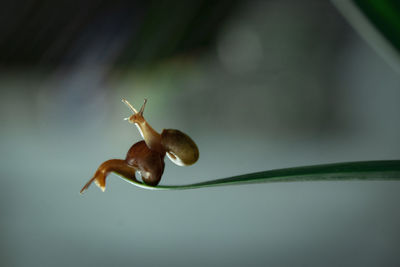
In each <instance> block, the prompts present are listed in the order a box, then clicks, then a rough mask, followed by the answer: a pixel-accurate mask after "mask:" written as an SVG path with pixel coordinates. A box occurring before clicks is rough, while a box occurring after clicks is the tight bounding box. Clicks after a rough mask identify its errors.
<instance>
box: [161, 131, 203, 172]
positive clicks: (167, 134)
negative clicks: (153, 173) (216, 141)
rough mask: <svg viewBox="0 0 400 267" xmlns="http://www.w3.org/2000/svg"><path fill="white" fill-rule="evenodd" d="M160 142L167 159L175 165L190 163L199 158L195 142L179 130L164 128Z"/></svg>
mask: <svg viewBox="0 0 400 267" xmlns="http://www.w3.org/2000/svg"><path fill="white" fill-rule="evenodd" d="M161 144H162V146H163V147H164V149H165V151H166V152H167V156H168V157H169V159H170V160H171V161H172V162H173V163H175V164H176V165H179V166H188V165H192V164H193V163H195V162H196V161H197V160H198V158H199V149H198V148H197V145H196V143H195V142H194V141H193V140H192V139H191V138H190V137H189V136H188V135H186V134H184V133H182V132H181V131H178V130H175V129H164V130H163V132H162V133H161Z"/></svg>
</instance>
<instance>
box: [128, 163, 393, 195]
mask: <svg viewBox="0 0 400 267" xmlns="http://www.w3.org/2000/svg"><path fill="white" fill-rule="evenodd" d="M120 177H121V178H122V179H124V180H125V181H127V182H129V183H131V184H133V185H135V186H138V187H140V188H144V189H149V190H184V189H197V188H204V187H215V186H227V185H243V184H251V183H271V182H299V181H349V180H380V181H382V180H397V181H400V160H382V161H359V162H343V163H333V164H323V165H314V166H302V167H295V168H286V169H278V170H270V171H263V172H256V173H249V174H244V175H239V176H233V177H228V178H223V179H217V180H211V181H206V182H201V183H195V184H187V185H161V186H156V187H153V186H148V185H145V184H143V183H141V182H138V181H135V180H131V179H128V178H126V177H122V176H120Z"/></svg>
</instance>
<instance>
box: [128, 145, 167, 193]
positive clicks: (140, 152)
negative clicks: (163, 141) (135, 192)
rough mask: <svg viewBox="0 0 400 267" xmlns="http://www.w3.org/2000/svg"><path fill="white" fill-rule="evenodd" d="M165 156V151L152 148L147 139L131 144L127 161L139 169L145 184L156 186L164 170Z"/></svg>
mask: <svg viewBox="0 0 400 267" xmlns="http://www.w3.org/2000/svg"><path fill="white" fill-rule="evenodd" d="M164 157H165V153H159V152H157V151H154V150H151V149H150V148H148V146H147V145H146V142H145V141H140V142H137V143H136V144H134V145H133V146H131V148H130V149H129V151H128V153H127V154H126V159H125V162H126V163H127V164H128V165H130V166H132V167H134V168H135V169H136V170H137V172H138V173H139V174H140V175H141V176H142V180H143V182H144V183H145V184H147V185H151V186H156V185H158V183H159V182H160V180H161V176H162V174H163V172H164V167H165V163H164Z"/></svg>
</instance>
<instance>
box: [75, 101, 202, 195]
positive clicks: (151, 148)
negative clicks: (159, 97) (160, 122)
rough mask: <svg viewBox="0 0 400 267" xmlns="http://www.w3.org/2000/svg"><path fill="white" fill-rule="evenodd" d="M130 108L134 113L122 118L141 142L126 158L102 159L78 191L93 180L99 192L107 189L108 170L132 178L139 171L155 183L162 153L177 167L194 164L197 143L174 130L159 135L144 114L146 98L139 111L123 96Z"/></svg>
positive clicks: (159, 173)
mask: <svg viewBox="0 0 400 267" xmlns="http://www.w3.org/2000/svg"><path fill="white" fill-rule="evenodd" d="M122 102H123V103H125V104H126V105H127V106H128V107H129V108H130V109H131V111H132V113H133V115H131V116H130V117H129V118H125V120H128V121H129V122H130V123H132V124H135V125H136V127H137V128H138V130H139V132H140V134H141V135H142V137H143V139H144V140H142V141H139V142H137V143H135V144H134V145H133V146H132V147H131V148H130V149H129V151H128V153H127V154H126V158H125V160H122V159H111V160H107V161H105V162H103V163H102V164H101V165H100V166H99V168H98V169H97V171H96V173H95V174H94V176H93V178H92V179H90V180H89V182H87V183H86V184H85V186H84V187H83V188H82V189H81V194H82V193H83V192H85V190H86V189H88V187H89V186H90V185H91V183H92V182H95V183H96V184H97V185H98V186H99V187H100V189H101V190H102V191H104V190H105V188H106V178H107V175H108V174H109V173H110V172H115V173H118V174H120V175H122V176H124V177H127V178H129V179H132V180H135V179H136V178H135V173H136V172H138V173H139V175H140V176H141V177H142V180H143V182H144V183H145V184H147V185H151V186H156V185H157V184H158V183H159V182H160V180H161V176H162V174H163V172H164V167H165V163H164V158H165V155H167V156H168V158H169V159H170V160H171V161H172V162H173V163H175V164H176V165H179V166H189V165H192V164H194V163H195V162H196V161H197V160H198V158H199V149H198V148H197V145H196V143H195V142H194V141H193V140H192V139H191V138H190V137H189V136H187V135H186V134H184V133H182V132H181V131H179V130H175V129H164V130H163V131H162V133H161V134H159V133H158V132H157V131H155V130H154V129H153V128H152V127H151V126H150V124H148V123H147V121H146V120H145V119H144V117H143V112H144V108H145V106H146V102H147V99H145V100H144V103H143V105H142V107H141V108H140V110H139V112H138V111H137V110H136V109H135V108H134V107H133V106H132V105H131V104H130V103H129V102H128V101H127V100H125V99H122Z"/></svg>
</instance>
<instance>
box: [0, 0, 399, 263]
mask: <svg viewBox="0 0 400 267" xmlns="http://www.w3.org/2000/svg"><path fill="white" fill-rule="evenodd" d="M0 6H1V8H0V19H1V24H0V103H1V104H0V119H1V131H0V148H1V154H2V156H1V161H0V200H1V201H0V211H1V217H0V265H1V266H134V265H135V266H267V265H269V266H399V265H400V250H399V248H400V228H399V225H400V214H399V208H398V203H399V201H400V195H399V189H400V184H399V183H398V182H397V183H396V182H356V181H354V182H301V183H282V184H252V185H244V186H237V187H235V186H232V187H221V188H208V189H198V190H189V191H170V192H152V191H146V190H143V189H139V188H136V187H134V186H132V185H130V184H128V183H126V182H125V181H123V180H121V179H119V178H118V177H117V176H115V175H111V176H110V177H109V178H108V180H107V190H106V192H105V193H102V192H101V191H100V190H99V189H98V188H97V187H95V186H92V187H91V188H90V189H89V190H88V191H87V192H86V193H85V194H84V195H80V194H79V190H80V189H81V187H82V186H83V185H84V184H85V183H86V182H87V180H89V179H90V178H91V177H92V175H93V174H94V172H95V170H96V169H97V167H98V165H99V164H100V163H102V162H103V161H105V160H108V159H110V158H124V157H125V153H126V152H127V151H128V149H129V148H130V146H131V145H132V144H133V143H135V142H137V141H139V140H140V139H141V137H140V135H139V133H138V131H137V130H136V128H135V127H134V126H133V125H130V124H128V123H127V122H126V121H124V120H123V118H125V117H127V116H129V115H130V111H129V110H128V109H127V108H126V106H125V105H123V104H122V103H121V98H123V97H124V98H126V99H128V100H129V101H130V102H131V103H132V104H133V105H134V106H135V107H140V106H141V104H142V102H143V99H144V98H148V104H147V107H146V110H145V117H146V119H147V120H148V121H149V123H150V124H151V125H152V126H153V127H154V128H155V129H156V130H159V131H161V130H162V129H163V128H175V129H180V130H182V131H183V132H185V133H187V134H188V135H190V136H191V137H192V138H193V139H194V140H195V141H196V142H197V144H198V146H199V149H200V159H199V161H198V163H196V164H195V165H193V166H191V167H185V168H183V167H177V166H175V165H173V164H172V163H171V162H170V161H168V160H166V169H165V173H164V176H163V179H162V181H161V184H187V183H193V182H200V181H206V180H211V179H216V178H223V177H228V176H233V175H239V174H245V173H249V172H257V171H263V170H269V169H275V168H284V167H294V166H301V165H312V164H320V163H333V162H343V161H360V160H381V159H399V158H400V142H399V140H400V123H399V114H400V105H399V101H400V90H399V89H400V77H399V72H396V71H395V70H394V69H393V68H391V66H390V64H388V63H387V62H386V61H385V60H384V59H383V58H382V57H381V56H380V55H379V54H378V53H377V52H376V51H375V50H374V49H373V48H371V46H369V45H368V43H367V42H366V41H365V40H364V39H362V38H361V37H360V35H359V34H358V33H357V32H356V31H355V30H354V29H353V28H352V27H351V26H350V25H349V23H348V22H347V20H346V19H345V18H344V17H343V16H342V15H341V14H340V12H339V10H338V9H337V8H336V7H335V6H334V5H333V4H332V3H331V2H328V1H319V0H304V1H292V0H269V1H224V0H219V1H211V0H197V1H178V0H176V1H101V0H95V1H50V0H45V1H38V0H25V1H24V0H18V1H11V0H6V1H1V4H0Z"/></svg>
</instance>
